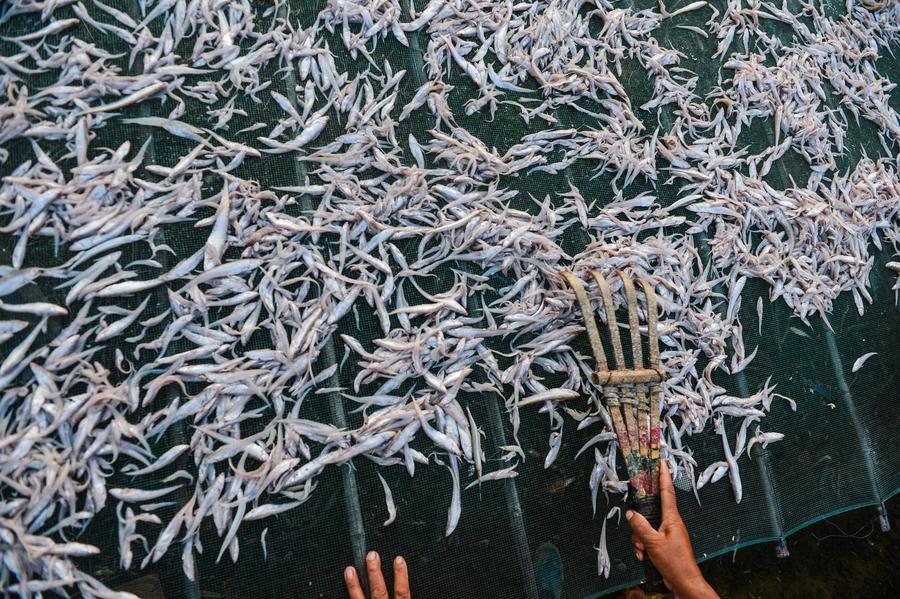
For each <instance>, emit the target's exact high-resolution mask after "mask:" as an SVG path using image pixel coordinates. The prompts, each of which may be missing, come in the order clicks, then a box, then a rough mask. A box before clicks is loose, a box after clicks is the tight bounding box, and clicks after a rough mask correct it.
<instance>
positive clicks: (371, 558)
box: [366, 551, 378, 562]
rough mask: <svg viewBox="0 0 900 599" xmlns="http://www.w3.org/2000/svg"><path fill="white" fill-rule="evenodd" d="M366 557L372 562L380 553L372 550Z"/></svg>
mask: <svg viewBox="0 0 900 599" xmlns="http://www.w3.org/2000/svg"><path fill="white" fill-rule="evenodd" d="M366 559H367V560H369V561H370V562H374V561H375V560H377V559H378V553H376V552H374V551H370V552H369V553H367V554H366Z"/></svg>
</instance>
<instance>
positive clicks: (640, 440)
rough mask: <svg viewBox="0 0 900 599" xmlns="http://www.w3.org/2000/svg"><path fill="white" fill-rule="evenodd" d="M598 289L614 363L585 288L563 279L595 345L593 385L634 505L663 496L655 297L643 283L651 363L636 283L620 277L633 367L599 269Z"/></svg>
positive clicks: (660, 376) (594, 274)
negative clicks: (622, 461)
mask: <svg viewBox="0 0 900 599" xmlns="http://www.w3.org/2000/svg"><path fill="white" fill-rule="evenodd" d="M588 272H589V273H590V275H591V277H592V278H593V279H594V281H595V282H596V284H597V287H598V289H599V290H600V297H601V299H602V301H603V308H604V311H605V312H606V325H607V328H608V329H609V335H610V340H611V345H612V350H613V351H612V356H613V360H612V363H611V366H612V368H610V362H608V361H607V359H606V353H605V352H604V351H603V343H602V342H601V341H600V331H599V329H598V328H597V321H596V319H595V318H594V315H593V310H592V308H591V302H590V300H589V299H588V295H587V291H586V290H585V287H584V284H583V283H582V282H581V279H579V278H578V277H577V276H575V274H574V273H571V272H564V273H562V274H563V277H564V278H565V280H566V282H567V283H568V284H569V286H570V287H571V288H572V290H573V291H574V292H575V298H576V299H577V300H578V304H579V306H580V307H581V312H582V315H583V317H584V324H585V328H586V329H587V334H588V339H589V340H590V343H591V351H592V352H593V354H594V360H595V361H596V368H595V369H594V381H595V382H596V383H597V384H598V385H600V386H601V388H602V389H603V399H604V403H605V404H606V407H607V409H608V410H609V414H610V417H611V419H612V422H613V427H614V429H615V430H614V432H615V434H616V439H617V440H618V443H619V448H620V449H621V451H622V455H623V456H624V458H625V464H626V467H627V469H628V476H629V485H630V487H631V491H632V493H633V495H632V497H633V499H635V500H640V499H642V498H643V497H648V496H656V495H659V405H658V399H657V398H658V397H659V392H660V386H661V383H662V382H663V380H664V379H665V373H664V372H663V370H662V368H661V367H660V365H659V333H658V331H657V319H656V292H655V291H654V290H653V286H652V285H651V284H650V283H648V282H647V281H644V280H643V279H639V283H640V285H641V288H642V289H643V291H644V295H645V296H646V299H647V335H648V338H649V347H648V353H649V355H648V356H647V363H646V364H645V362H644V358H643V350H642V348H641V334H640V321H639V318H638V310H637V294H636V293H635V288H634V283H632V281H631V279H630V278H628V277H627V276H626V275H625V274H624V273H621V272H620V273H618V275H619V279H620V280H621V281H622V288H623V289H624V291H625V298H626V303H627V306H628V330H629V333H630V336H631V356H632V364H633V366H632V368H628V367H627V365H626V363H625V352H624V351H623V350H622V339H621V338H620V336H619V324H618V322H617V320H616V310H615V304H613V298H612V292H611V290H610V287H609V284H608V283H607V282H606V279H605V278H604V277H603V275H602V274H600V273H599V272H598V271H596V270H591V271H588Z"/></svg>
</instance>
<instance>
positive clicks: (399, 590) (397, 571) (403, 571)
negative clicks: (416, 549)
mask: <svg viewBox="0 0 900 599" xmlns="http://www.w3.org/2000/svg"><path fill="white" fill-rule="evenodd" d="M410 597H411V595H410V592H409V572H408V571H407V568H406V560H405V559H403V556H400V555H398V556H397V557H396V558H394V599H410Z"/></svg>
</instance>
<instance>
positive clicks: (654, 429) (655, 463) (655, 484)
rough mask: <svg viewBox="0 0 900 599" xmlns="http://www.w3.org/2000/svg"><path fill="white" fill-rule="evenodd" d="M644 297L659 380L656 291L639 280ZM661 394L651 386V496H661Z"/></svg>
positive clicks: (653, 365) (661, 375)
mask: <svg viewBox="0 0 900 599" xmlns="http://www.w3.org/2000/svg"><path fill="white" fill-rule="evenodd" d="M639 280H640V284H641V287H643V289H644V295H645V296H646V297H647V336H648V337H649V346H648V347H649V352H650V357H649V360H650V364H649V366H650V368H653V369H655V370H657V371H658V372H659V378H660V380H662V379H663V378H664V373H663V372H662V367H661V366H660V363H659V330H658V328H657V314H656V291H654V289H653V285H651V284H650V283H648V282H647V281H645V280H644V279H639ZM659 392H660V385H659V384H658V383H652V384H651V385H650V398H649V404H650V485H651V494H653V495H658V494H659V411H660V410H659V405H658V402H659V399H658V398H659Z"/></svg>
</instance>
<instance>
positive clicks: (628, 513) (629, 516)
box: [625, 510, 634, 520]
mask: <svg viewBox="0 0 900 599" xmlns="http://www.w3.org/2000/svg"><path fill="white" fill-rule="evenodd" d="M632 516H634V512H632V511H631V510H626V511H625V519H626V520H631V517H632Z"/></svg>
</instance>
